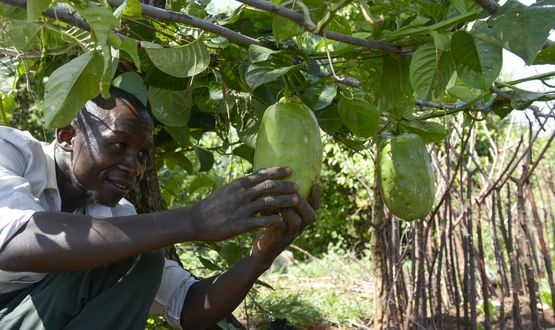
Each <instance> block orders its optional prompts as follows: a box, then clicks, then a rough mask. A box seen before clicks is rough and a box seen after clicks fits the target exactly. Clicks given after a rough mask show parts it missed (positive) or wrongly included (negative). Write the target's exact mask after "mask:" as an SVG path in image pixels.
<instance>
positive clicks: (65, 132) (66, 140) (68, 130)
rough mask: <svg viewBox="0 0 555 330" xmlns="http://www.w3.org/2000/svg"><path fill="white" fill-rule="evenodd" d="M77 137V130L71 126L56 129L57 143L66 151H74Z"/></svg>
mask: <svg viewBox="0 0 555 330" xmlns="http://www.w3.org/2000/svg"><path fill="white" fill-rule="evenodd" d="M74 137H75V128H74V127H73V126H71V125H66V126H64V127H62V128H58V129H56V141H57V142H58V146H60V148H62V149H63V150H64V151H72V150H73V138H74Z"/></svg>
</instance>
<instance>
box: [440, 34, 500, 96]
mask: <svg viewBox="0 0 555 330" xmlns="http://www.w3.org/2000/svg"><path fill="white" fill-rule="evenodd" d="M451 53H452V55H453V59H454V60H455V64H456V67H457V73H458V75H459V77H460V78H461V79H462V80H463V81H464V82H466V83H467V84H468V85H469V86H471V87H474V88H478V89H483V90H487V89H489V87H490V86H491V84H492V83H493V82H494V81H495V79H497V77H498V76H499V73H500V72H501V66H502V64H503V63H502V58H503V57H502V49H501V48H500V47H498V46H496V45H494V44H491V43H489V42H486V41H483V40H481V39H480V38H475V37H474V36H473V35H472V34H470V33H468V32H465V31H458V32H456V33H455V34H453V38H452V39H451Z"/></svg>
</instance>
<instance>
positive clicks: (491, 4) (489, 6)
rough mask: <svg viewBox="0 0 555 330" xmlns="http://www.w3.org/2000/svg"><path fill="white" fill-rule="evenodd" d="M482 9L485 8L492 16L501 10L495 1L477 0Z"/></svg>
mask: <svg viewBox="0 0 555 330" xmlns="http://www.w3.org/2000/svg"><path fill="white" fill-rule="evenodd" d="M475 1H476V3H477V4H478V5H480V7H482V8H484V10H485V11H487V12H488V13H489V14H490V15H492V14H494V13H495V12H496V11H498V10H499V8H500V7H499V5H498V4H497V3H496V2H495V1H493V0H475Z"/></svg>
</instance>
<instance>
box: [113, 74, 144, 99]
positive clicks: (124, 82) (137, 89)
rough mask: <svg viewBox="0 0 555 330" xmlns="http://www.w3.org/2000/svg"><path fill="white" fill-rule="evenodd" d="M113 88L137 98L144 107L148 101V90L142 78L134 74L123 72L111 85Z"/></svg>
mask: <svg viewBox="0 0 555 330" xmlns="http://www.w3.org/2000/svg"><path fill="white" fill-rule="evenodd" d="M112 84H113V85H114V86H116V87H119V88H121V89H123V90H124V91H127V92H129V93H131V94H133V95H135V97H137V98H138V99H139V100H140V101H141V102H142V103H143V104H144V105H145V106H146V102H147V100H148V90H147V88H146V86H145V83H144V81H143V78H142V77H141V76H140V75H139V74H137V73H135V72H124V73H122V74H121V75H119V76H117V77H116V79H114V82H113V83H112Z"/></svg>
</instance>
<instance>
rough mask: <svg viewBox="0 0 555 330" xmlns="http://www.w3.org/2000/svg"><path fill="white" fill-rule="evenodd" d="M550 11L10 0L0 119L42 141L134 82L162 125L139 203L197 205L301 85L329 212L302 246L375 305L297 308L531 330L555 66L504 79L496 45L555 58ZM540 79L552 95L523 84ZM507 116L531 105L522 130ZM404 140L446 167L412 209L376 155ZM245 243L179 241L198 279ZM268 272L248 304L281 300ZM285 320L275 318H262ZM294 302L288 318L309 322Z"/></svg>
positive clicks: (541, 265) (549, 288)
mask: <svg viewBox="0 0 555 330" xmlns="http://www.w3.org/2000/svg"><path fill="white" fill-rule="evenodd" d="M322 4H323V5H322ZM554 5H555V2H554V1H553V0H542V1H537V2H536V3H534V4H532V5H530V6H525V5H523V4H521V3H519V2H517V1H514V0H510V1H507V2H505V3H504V4H503V5H502V6H500V5H499V4H497V3H496V2H495V1H491V0H476V1H471V0H440V1H428V0H397V1H389V0H385V1H381V2H375V1H352V0H341V1H317V0H304V1H300V0H293V1H274V2H267V1H264V0H241V1H240V2H231V1H227V2H224V3H221V2H218V1H215V0H212V1H209V0H198V1H185V0H169V1H166V2H163V1H161V2H160V1H152V2H150V4H145V3H139V2H138V0H126V1H124V2H121V1H119V0H106V1H92V0H68V1H60V2H56V3H52V2H51V1H48V0H28V1H26V0H0V17H1V21H0V27H1V29H0V33H1V34H2V38H1V39H0V53H1V54H2V55H1V57H0V77H1V78H0V98H1V102H0V120H1V121H2V123H3V124H4V125H10V126H14V127H18V128H22V129H26V130H30V131H31V132H32V133H33V134H35V136H37V137H41V138H43V139H45V140H50V138H49V137H50V136H52V135H51V130H52V128H55V127H59V126H61V125H64V124H66V123H68V122H69V121H70V120H71V119H72V118H73V116H74V115H75V113H76V112H77V111H78V110H79V109H80V107H81V106H82V105H83V104H84V102H85V101H86V100H87V99H89V98H91V97H93V96H95V95H98V94H99V93H101V94H103V95H106V93H108V87H109V86H110V85H111V84H114V85H116V86H119V87H121V88H124V89H126V90H129V91H132V92H133V93H134V94H136V95H137V96H138V97H139V98H140V99H141V100H142V101H143V102H144V103H145V104H148V106H149V108H150V110H151V112H152V114H153V116H154V118H155V119H156V121H157V127H156V136H155V137H156V147H157V150H156V154H155V155H154V158H153V159H151V161H150V168H149V171H147V175H146V176H145V178H144V181H143V182H142V183H141V185H140V187H138V189H137V190H135V191H134V192H133V194H132V195H131V196H130V198H131V199H132V200H133V202H134V203H135V204H136V205H137V207H138V208H139V210H140V211H145V212H146V211H152V210H159V209H161V208H164V207H176V206H179V205H183V204H188V203H192V202H194V201H196V200H198V199H200V198H203V197H205V196H207V194H209V193H210V192H211V191H212V190H213V189H214V188H215V187H218V186H220V185H222V184H224V183H226V182H229V181H230V180H231V179H233V178H235V177H237V176H240V175H243V174H245V173H248V172H250V171H251V167H252V165H251V164H252V161H253V148H254V146H255V141H256V133H257V131H258V127H259V124H260V119H261V118H262V115H263V113H264V111H265V109H267V108H268V107H269V106H271V105H273V104H275V103H276V102H277V101H278V100H279V99H280V98H281V97H283V96H296V97H298V98H300V99H301V100H302V102H303V103H304V104H305V105H306V106H308V107H309V108H310V109H311V110H312V111H314V113H315V115H316V118H317V120H318V124H319V126H320V129H321V131H322V134H323V135H322V139H323V142H324V144H323V150H324V167H323V169H322V173H321V185H322V190H323V196H322V208H321V210H320V211H319V221H318V223H317V224H315V225H314V226H312V227H310V228H308V229H307V231H306V232H305V235H304V236H303V237H302V238H300V239H299V240H298V241H297V242H295V244H296V246H297V247H298V248H299V249H296V250H294V253H295V256H296V258H297V259H298V260H301V259H302V258H305V257H306V253H308V254H310V255H313V256H315V257H317V258H319V259H323V260H328V259H327V258H333V253H332V252H337V251H343V253H342V254H341V255H345V254H346V255H347V256H348V257H349V258H351V256H352V255H354V256H356V257H357V258H359V259H358V260H356V261H353V262H352V265H351V266H352V267H355V265H359V264H360V265H364V266H365V267H367V266H369V267H370V270H368V271H367V274H370V273H371V275H372V276H371V279H372V281H373V283H372V286H371V287H372V294H373V296H372V299H371V301H372V307H371V308H368V307H367V305H361V306H362V307H361V311H355V310H351V309H348V308H347V307H345V309H343V307H341V306H345V305H343V302H342V301H341V300H340V298H339V297H338V298H337V300H335V301H334V300H333V299H335V298H326V301H329V302H333V304H334V306H336V308H337V309H338V310H344V311H345V312H344V313H345V315H347V314H352V315H351V316H352V317H350V318H349V317H347V316H345V317H344V316H339V313H338V314H335V316H333V317H332V316H329V315H330V314H329V313H327V312H326V311H325V310H324V309H320V308H313V306H312V307H311V308H312V310H313V311H315V312H316V313H313V314H311V313H309V308H306V309H302V312H303V313H305V314H306V318H305V320H306V321H310V320H314V321H315V322H320V321H321V318H322V317H323V316H322V315H325V317H326V319H327V321H329V323H330V324H334V325H341V326H345V327H365V326H366V327H367V326H369V325H370V324H371V325H372V326H373V327H374V328H385V327H388V326H391V327H397V328H404V329H409V328H415V327H424V328H428V327H429V328H434V327H435V328H444V327H446V328H448V327H449V326H452V325H453V324H452V323H449V322H450V320H451V319H450V317H453V318H454V319H455V321H454V322H457V324H459V325H460V327H462V328H465V329H472V328H478V327H482V328H485V329H490V328H492V327H493V326H494V325H495V326H499V327H501V328H503V327H508V328H510V327H514V328H522V327H524V326H526V325H527V324H528V325H530V326H531V327H532V328H535V329H539V328H541V327H544V326H546V325H549V322H550V320H552V319H553V317H554V316H553V315H554V313H555V309H554V308H553V301H554V300H555V283H554V281H553V274H552V260H553V257H554V255H553V251H555V246H554V244H555V234H554V233H555V220H554V219H555V216H554V213H553V206H552V205H554V203H553V199H554V198H555V187H554V186H553V169H552V165H551V164H553V158H554V155H553V152H552V151H551V150H550V149H549V147H550V146H551V144H552V141H553V139H554V137H555V135H554V134H553V130H552V126H550V125H551V124H550V118H553V116H554V114H553V109H552V103H547V105H546V103H542V104H543V108H540V107H539V106H538V103H535V102H547V101H550V100H553V99H554V98H555V92H554V91H553V89H554V88H555V87H553V77H554V76H555V72H548V73H544V74H538V75H533V76H530V77H526V78H523V79H518V80H511V78H510V77H509V78H504V77H500V72H501V67H502V64H503V58H502V51H503V49H505V50H509V51H511V52H512V53H514V54H516V55H517V56H519V57H520V58H522V59H523V60H524V62H525V63H526V64H528V65H533V64H534V65H544V64H555V45H553V42H552V41H550V40H548V35H549V33H550V32H551V31H552V30H553V29H554V28H555V20H553V17H555V6H554ZM529 81H535V82H538V83H540V84H543V85H544V86H545V87H546V90H547V91H546V90H539V89H538V90H525V89H524V88H523V87H522V86H523V85H522V83H524V82H529ZM550 107H551V108H550ZM513 111H514V112H516V111H519V112H521V113H523V114H525V116H524V119H523V120H521V121H520V122H519V123H518V124H514V122H512V121H511V120H509V119H510V116H508V115H509V113H511V112H513ZM514 112H513V113H514ZM406 133H409V134H416V135H418V136H419V137H420V138H421V139H422V140H423V141H424V142H425V143H427V150H428V152H429V153H430V155H431V159H432V164H433V166H434V169H435V185H436V196H435V201H434V206H433V208H432V211H431V212H430V213H429V214H428V215H426V216H425V217H422V218H421V219H417V220H414V221H412V222H404V221H399V219H397V218H396V217H395V216H394V215H393V214H391V213H390V212H389V210H388V209H387V207H385V206H384V202H383V200H382V196H381V194H380V187H379V180H376V171H375V168H376V166H374V162H373V161H374V157H375V155H376V154H377V145H378V142H379V140H380V139H381V138H382V137H384V136H386V135H399V134H406ZM249 242H250V236H249V235H244V236H242V237H239V238H237V239H235V240H232V241H229V242H225V243H220V244H215V245H207V246H200V245H197V246H193V245H183V246H178V247H177V251H178V252H179V253H180V254H181V257H182V258H181V260H184V261H186V263H185V265H186V266H187V267H193V268H194V270H195V272H198V274H199V275H203V274H205V273H204V272H208V273H209V272H211V271H217V270H219V269H222V268H225V267H226V266H228V265H229V264H230V263H233V261H234V260H236V259H237V258H238V257H239V256H240V255H242V254H244V253H245V252H246V249H247V247H248V243H249ZM300 251H304V252H305V253H303V252H300ZM191 253H193V254H192V256H195V258H192V257H190V255H191ZM351 253H352V255H351ZM188 255H189V256H188ZM195 260H198V262H197V263H196V262H195ZM349 260H352V259H349ZM313 262H314V261H312V262H310V264H309V265H312V263H313ZM199 263H200V264H199ZM195 265H198V267H200V266H202V267H204V269H205V270H204V271H203V270H201V269H197V268H196V266H195ZM307 267H312V266H307ZM327 267H330V266H329V265H328V266H327ZM346 267H347V266H345V267H344V268H345V269H346ZM339 271H340V270H338V272H339ZM294 272H295V270H293V269H291V270H290V272H289V273H287V274H295V273H294ZM355 274H358V273H356V272H355ZM272 276H273V275H272V274H270V276H269V277H268V278H265V279H264V280H265V281H267V282H268V283H269V282H274V281H275V280H276V277H272ZM355 276H356V275H355ZM360 276H361V278H367V277H364V276H363V274H362V273H361V274H360ZM289 279H290V278H289ZM288 282H290V280H288ZM268 283H266V284H268ZM269 284H270V285H276V284H274V283H269ZM261 285H262V287H260V288H258V290H260V292H253V294H256V296H255V300H251V301H250V302H249V304H253V305H256V306H257V308H259V307H260V308H261V309H260V310H265V311H269V307H268V306H272V305H276V306H279V305H280V304H281V303H282V302H283V298H281V297H279V296H277V293H276V294H275V295H273V294H270V295H265V293H264V292H265V291H263V290H265V289H262V288H264V285H265V284H264V283H261ZM319 292H321V291H313V293H314V294H318V293H319ZM343 295H345V294H343ZM339 296H341V295H339ZM292 297H293V298H290V300H291V302H294V303H297V304H300V305H301V306H302V305H303V304H309V302H307V301H306V300H304V299H301V298H304V297H305V296H304V294H303V296H302V297H301V296H297V297H298V298H295V296H294V295H293V296H292ZM328 299H329V300H328ZM341 299H342V298H341ZM315 301H318V299H316V298H314V299H311V301H310V304H312V303H314V302H315ZM540 302H541V303H540ZM247 306H250V305H247ZM538 306H539V307H538ZM545 306H547V307H545ZM340 307H341V308H340ZM276 308H277V307H276ZM251 309H252V308H251V307H248V308H246V309H245V313H246V314H248V313H251V314H252V313H255V312H254V311H250V310H251ZM252 315H253V317H254V315H255V314H252ZM274 315H275V316H276V317H282V316H284V315H283V314H279V313H277V312H272V313H269V314H267V315H262V316H260V317H258V316H257V318H259V319H260V320H263V319H265V317H266V316H274ZM294 315H295V314H294V313H291V314H290V315H289V316H290V317H291V318H292V319H291V320H289V321H290V323H291V322H301V321H302V320H301V319H302V317H300V319H299V320H298V321H295V320H293V318H294ZM345 320H350V321H353V322H355V323H356V324H355V323H351V324H349V323H348V322H350V321H345ZM153 322H154V321H153ZM344 322H347V323H344ZM295 324H296V325H297V326H306V325H307V324H304V323H302V322H301V323H295ZM357 324H358V325H357Z"/></svg>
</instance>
